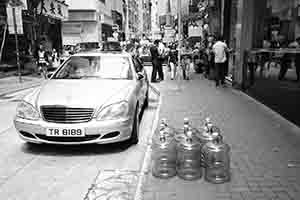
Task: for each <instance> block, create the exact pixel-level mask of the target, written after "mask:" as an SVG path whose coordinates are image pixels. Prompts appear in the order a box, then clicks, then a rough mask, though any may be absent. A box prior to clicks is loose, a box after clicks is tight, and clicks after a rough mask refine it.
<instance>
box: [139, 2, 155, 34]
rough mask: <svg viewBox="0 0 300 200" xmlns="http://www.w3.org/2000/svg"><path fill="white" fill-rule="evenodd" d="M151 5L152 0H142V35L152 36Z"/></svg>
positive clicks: (140, 12) (140, 7) (140, 5)
mask: <svg viewBox="0 0 300 200" xmlns="http://www.w3.org/2000/svg"><path fill="white" fill-rule="evenodd" d="M151 7H152V3H151V1H150V0H140V4H139V18H140V24H139V25H140V27H139V31H140V33H139V34H140V35H145V36H148V37H149V36H150V34H151Z"/></svg>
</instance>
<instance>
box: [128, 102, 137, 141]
mask: <svg viewBox="0 0 300 200" xmlns="http://www.w3.org/2000/svg"><path fill="white" fill-rule="evenodd" d="M138 142H139V117H138V107H137V108H136V111H135V114H134V120H133V124H132V132H131V137H130V143H131V144H137V143H138Z"/></svg>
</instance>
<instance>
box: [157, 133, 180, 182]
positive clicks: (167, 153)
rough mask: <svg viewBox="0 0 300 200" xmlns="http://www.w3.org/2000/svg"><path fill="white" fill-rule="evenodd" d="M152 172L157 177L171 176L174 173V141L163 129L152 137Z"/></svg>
mask: <svg viewBox="0 0 300 200" xmlns="http://www.w3.org/2000/svg"><path fill="white" fill-rule="evenodd" d="M152 148H153V153H152V155H153V157H152V160H153V164H152V174H153V176H155V177H157V178H171V177H173V176H175V175H176V158H177V156H176V142H175V140H174V138H173V137H169V136H168V135H167V134H166V133H165V132H164V131H160V134H159V136H157V137H154V138H153V143H152Z"/></svg>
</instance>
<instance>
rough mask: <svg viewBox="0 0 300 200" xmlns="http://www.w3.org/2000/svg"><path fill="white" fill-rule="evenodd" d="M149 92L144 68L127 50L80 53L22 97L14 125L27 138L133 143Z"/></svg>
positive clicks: (66, 142) (49, 141) (68, 141)
mask: <svg viewBox="0 0 300 200" xmlns="http://www.w3.org/2000/svg"><path fill="white" fill-rule="evenodd" d="M148 91H149V81H148V78H147V74H146V71H145V69H144V68H143V66H142V64H141V62H140V61H139V60H138V59H135V58H133V57H132V56H131V55H130V54H127V53H123V52H101V51H94V52H84V53H78V54H76V55H73V56H71V57H69V58H68V59H67V60H66V61H65V62H64V63H63V64H62V65H61V66H60V67H59V68H58V69H57V70H56V71H55V72H54V73H53V74H52V75H51V77H50V78H49V80H47V81H46V82H45V83H44V84H43V85H42V86H41V87H39V88H37V89H35V90H34V91H33V92H31V93H30V94H28V95H26V96H25V97H24V99H23V100H22V101H21V102H20V103H19V104H18V106H17V110H16V116H15V119H14V125H15V127H16V129H17V131H18V133H19V136H20V137H21V138H22V139H23V140H25V141H27V142H29V143H49V144H64V145H71V144H89V143H98V144H104V143H113V142H120V141H125V140H128V141H130V142H131V143H132V144H137V143H138V139H139V122H140V119H141V115H142V111H143V109H144V108H146V107H147V105H148V98H149V96H148V94H149V92H148Z"/></svg>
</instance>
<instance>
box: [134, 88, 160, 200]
mask: <svg viewBox="0 0 300 200" xmlns="http://www.w3.org/2000/svg"><path fill="white" fill-rule="evenodd" d="M150 88H151V89H152V90H153V91H154V93H156V94H157V95H158V96H159V100H158V106H157V110H156V112H155V116H154V120H153V124H152V128H151V132H150V135H149V138H148V142H147V149H146V153H145V157H144V160H143V164H142V168H141V171H140V173H139V176H138V177H139V178H138V184H137V188H136V192H135V196H134V200H142V184H143V181H144V178H145V175H146V174H147V168H148V166H149V164H150V161H151V152H152V149H151V144H152V137H153V135H154V132H155V130H156V127H157V124H158V119H159V111H160V106H161V104H162V94H161V93H160V91H159V90H158V89H157V88H155V87H154V86H153V85H150Z"/></svg>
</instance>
